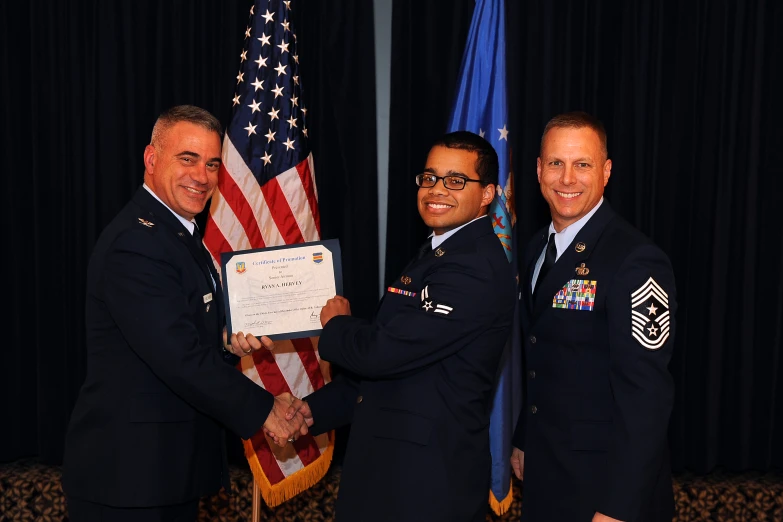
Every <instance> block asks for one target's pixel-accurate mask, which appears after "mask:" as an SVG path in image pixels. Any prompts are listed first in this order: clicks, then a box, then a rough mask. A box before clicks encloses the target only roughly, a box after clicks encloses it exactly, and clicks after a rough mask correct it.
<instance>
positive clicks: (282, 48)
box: [278, 41, 288, 53]
mask: <svg viewBox="0 0 783 522" xmlns="http://www.w3.org/2000/svg"><path fill="white" fill-rule="evenodd" d="M278 47H279V48H280V52H281V53H287V52H288V42H286V41H282V42H280V45H278Z"/></svg>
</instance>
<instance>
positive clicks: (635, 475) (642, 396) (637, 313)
mask: <svg viewBox="0 0 783 522" xmlns="http://www.w3.org/2000/svg"><path fill="white" fill-rule="evenodd" d="M546 233H547V230H546V229H544V230H542V231H540V232H539V233H538V234H536V235H535V236H534V238H533V240H532V241H531V242H530V243H529V244H528V246H527V249H526V252H525V256H524V264H523V267H527V275H526V277H525V278H524V280H523V290H522V306H521V309H522V329H523V340H524V345H525V370H526V373H525V375H526V393H525V405H524V409H523V411H522V413H521V415H520V418H519V423H518V426H517V429H516V431H515V434H514V445H515V446H516V447H518V448H520V449H522V450H524V451H525V470H524V481H523V496H522V520H523V521H525V522H588V521H590V520H591V519H592V516H593V514H594V513H595V512H596V511H598V512H601V513H603V514H605V515H609V516H611V517H614V518H617V519H619V520H624V521H629V522H630V521H637V522H638V521H645V522H653V521H654V522H659V521H660V522H663V521H666V522H670V521H671V519H672V516H673V511H674V501H673V492H672V482H671V471H670V463H669V451H668V444H667V428H668V423H669V415H670V413H671V410H672V403H673V397H674V384H673V380H672V377H671V375H670V374H669V371H668V369H667V365H668V363H669V359H670V358H671V355H672V348H673V346H674V325H675V321H674V316H675V312H676V309H677V303H676V296H675V286H674V275H673V272H672V267H671V264H670V262H669V259H668V258H667V256H666V255H665V254H664V253H663V252H662V251H661V250H660V249H659V248H658V247H657V246H655V245H654V244H653V243H652V242H651V241H650V240H649V239H648V238H646V237H645V236H644V235H642V233H641V232H639V231H638V230H636V229H635V228H633V227H632V226H631V225H630V224H628V223H627V222H626V221H625V220H623V219H622V218H621V217H619V216H618V215H617V214H615V212H614V211H613V210H612V209H611V208H610V206H609V204H608V202H606V201H604V202H603V204H602V205H601V207H600V208H599V209H598V210H597V211H596V213H595V214H594V215H593V216H592V217H591V218H590V220H589V221H588V222H587V223H586V224H585V226H584V227H583V228H582V229H581V230H580V231H579V232H578V233H577V235H576V237H575V238H574V241H573V242H572V243H571V245H569V246H568V249H567V250H566V251H565V252H563V253H562V255H561V257H560V258H559V259H558V260H557V263H556V264H555V265H554V267H552V269H551V270H550V271H549V273H548V274H547V275H546V276H545V277H544V279H543V280H541V281H538V283H537V290H536V300H535V302H534V301H533V299H532V297H531V277H532V275H533V267H534V266H535V263H536V261H537V259H538V257H539V255H540V254H541V252H542V250H543V249H544V247H545V246H546V241H547V234H546Z"/></svg>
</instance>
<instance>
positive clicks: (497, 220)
mask: <svg viewBox="0 0 783 522" xmlns="http://www.w3.org/2000/svg"><path fill="white" fill-rule="evenodd" d="M505 32H506V29H505V13H504V6H503V0H477V1H476V6H475V7H474V8H473V19H472V21H471V24H470V31H469V33H468V41H467V44H466V45H465V51H464V54H463V56H462V65H461V67H460V74H459V79H458V82H459V83H458V85H457V96H456V99H455V101H454V106H453V108H452V113H451V119H450V121H449V126H448V131H449V132H451V131H456V130H467V131H471V132H473V133H475V134H479V135H481V137H483V138H485V139H486V140H487V141H489V142H490V143H491V144H492V146H493V147H494V148H495V151H496V152H497V153H498V162H499V167H500V172H499V180H498V181H499V185H498V187H497V190H496V195H495V199H494V201H493V202H492V204H491V205H490V208H489V216H490V218H491V219H492V223H493V225H494V228H495V234H497V236H498V239H500V242H501V243H502V244H503V247H504V248H505V249H506V255H507V256H508V260H509V262H510V263H512V265H513V266H516V263H517V260H516V256H517V241H516V238H515V235H516V230H515V224H516V213H515V210H514V175H513V173H512V170H511V151H510V148H509V145H508V134H509V129H508V105H507V103H506V46H505ZM518 306H519V302H518V301H517V307H518ZM518 318H519V313H518V310H517V311H515V313H514V325H513V327H512V331H511V336H510V337H509V339H508V341H507V343H506V347H505V350H504V352H503V357H502V359H501V363H500V368H499V370H498V375H497V378H496V381H495V392H494V395H493V397H492V409H491V412H490V419H489V437H490V440H489V449H490V453H491V454H492V474H491V480H490V490H489V504H490V506H491V507H492V510H493V511H494V512H495V513H497V514H498V515H502V514H503V513H505V512H506V511H507V510H508V509H509V507H510V506H511V502H512V500H513V492H512V490H511V469H510V460H509V459H510V457H511V437H512V435H513V433H514V427H515V426H516V423H517V417H518V416H519V410H520V408H521V402H522V376H521V372H522V343H521V340H520V338H519V331H520V330H519V324H518Z"/></svg>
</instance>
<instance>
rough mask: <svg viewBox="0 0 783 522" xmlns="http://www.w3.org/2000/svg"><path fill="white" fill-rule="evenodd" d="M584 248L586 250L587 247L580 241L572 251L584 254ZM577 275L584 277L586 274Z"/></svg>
mask: <svg viewBox="0 0 783 522" xmlns="http://www.w3.org/2000/svg"><path fill="white" fill-rule="evenodd" d="M585 248H587V245H585V244H584V243H582V242H581V241H580V242H579V243H577V244H576V246H575V247H574V250H576V251H577V252H584V251H585ZM582 266H584V265H582ZM579 275H586V274H579Z"/></svg>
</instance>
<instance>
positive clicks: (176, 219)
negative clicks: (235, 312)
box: [63, 106, 303, 522]
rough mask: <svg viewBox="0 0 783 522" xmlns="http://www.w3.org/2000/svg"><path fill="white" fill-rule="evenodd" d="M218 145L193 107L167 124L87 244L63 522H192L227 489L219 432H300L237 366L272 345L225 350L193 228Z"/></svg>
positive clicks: (218, 307)
mask: <svg viewBox="0 0 783 522" xmlns="http://www.w3.org/2000/svg"><path fill="white" fill-rule="evenodd" d="M221 134H222V130H221V126H220V123H219V122H218V121H217V119H216V118H215V117H214V116H212V115H211V114H209V113H208V112H207V111H205V110H203V109H200V108H198V107H192V106H178V107H174V108H172V109H169V110H168V111H166V112H165V113H163V114H162V115H161V116H160V117H159V118H158V121H157V122H156V123H155V127H154V129H153V131H152V140H151V143H150V144H149V145H148V146H147V147H146V149H145V150H144V167H145V171H144V185H143V186H142V187H140V188H139V190H138V192H136V194H135V196H134V197H133V199H132V201H130V202H129V203H128V204H127V205H126V206H125V208H123V209H122V210H121V211H120V213H119V214H118V215H117V217H115V218H114V220H113V221H112V222H111V223H110V224H109V225H108V226H107V227H106V229H105V230H104V231H103V233H102V234H101V236H100V238H99V239H98V242H97V244H96V245H95V249H94V251H93V254H92V257H91V259H90V264H89V268H88V273H87V305H86V323H87V377H86V381H85V383H84V385H83V387H82V389H81V391H80V393H79V398H78V399H77V402H76V406H75V409H74V411H73V414H72V416H71V422H70V426H69V429H68V434H67V437H66V442H65V459H64V460H65V462H64V475H63V489H64V490H65V493H66V495H67V498H68V511H69V515H70V520H71V521H72V522H80V521H90V522H93V521H106V522H124V521H145V522H146V521H161V522H163V521H174V520H177V521H188V520H190V521H195V520H196V516H197V512H198V501H199V497H201V496H202V495H206V494H212V493H215V492H216V491H217V490H218V489H219V488H220V487H221V485H222V486H223V487H225V488H226V489H229V477H228V469H227V466H226V456H225V443H224V432H223V426H227V427H228V428H230V429H231V430H233V431H234V432H235V433H237V434H238V435H240V436H242V437H244V438H250V437H251V436H252V435H254V434H255V433H256V432H257V431H258V430H259V429H261V426H262V425H263V426H264V427H265V428H267V429H269V430H272V431H274V432H275V433H276V434H278V436H279V438H278V442H279V443H282V444H285V440H286V439H287V438H288V437H293V436H294V434H295V433H297V430H298V428H299V427H300V426H301V423H302V421H303V419H302V418H301V417H298V418H297V420H296V421H293V419H292V421H293V422H295V423H296V422H297V421H298V424H294V425H293V426H289V425H288V424H287V423H288V421H287V420H286V419H285V414H286V411H287V409H288V406H289V404H290V400H289V401H285V400H284V399H282V398H278V399H276V398H275V397H273V396H272V395H271V394H269V393H268V392H267V391H265V390H263V389H262V388H260V387H258V386H257V385H256V384H254V383H253V382H252V381H250V380H249V379H248V378H247V377H245V376H244V375H242V373H240V372H239V371H237V370H236V369H235V368H234V367H233V364H235V363H236V361H237V359H236V356H243V355H248V354H250V353H251V352H252V350H253V349H260V348H261V347H262V342H263V345H264V346H265V347H266V348H271V347H272V342H271V341H270V340H269V339H268V338H266V337H262V338H261V340H260V341H259V339H256V338H254V337H252V336H247V338H246V337H245V336H244V335H242V334H241V333H238V334H232V339H231V343H230V344H227V343H226V340H225V338H224V335H225V334H224V333H223V302H222V300H221V295H222V293H221V291H220V288H219V285H220V282H219V279H218V274H217V272H215V269H214V266H213V265H212V263H211V262H210V261H209V260H208V258H207V255H206V251H205V250H204V248H203V246H202V244H201V241H200V240H199V239H198V236H197V233H198V230H197V228H196V226H195V222H194V221H193V219H194V217H195V216H196V215H197V214H199V213H200V212H201V211H202V210H203V209H204V207H205V205H206V203H207V201H208V200H209V198H210V197H211V196H212V192H213V191H214V189H215V186H216V185H217V179H218V168H219V167H220V149H221ZM224 343H226V344H224ZM221 350H222V351H221ZM228 352H230V353H228ZM227 363H228V364H227ZM281 441H282V442H281Z"/></svg>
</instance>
